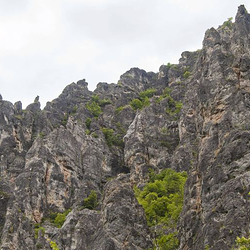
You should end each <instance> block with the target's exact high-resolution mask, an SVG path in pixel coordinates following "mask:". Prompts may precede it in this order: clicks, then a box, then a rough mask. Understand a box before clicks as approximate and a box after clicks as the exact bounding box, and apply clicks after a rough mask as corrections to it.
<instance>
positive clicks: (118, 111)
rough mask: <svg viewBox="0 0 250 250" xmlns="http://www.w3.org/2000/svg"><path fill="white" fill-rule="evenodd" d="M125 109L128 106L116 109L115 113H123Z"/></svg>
mask: <svg viewBox="0 0 250 250" xmlns="http://www.w3.org/2000/svg"><path fill="white" fill-rule="evenodd" d="M125 107H126V106H120V107H118V108H116V109H115V113H116V114H119V113H121V112H122V111H123V109H124V108H125Z"/></svg>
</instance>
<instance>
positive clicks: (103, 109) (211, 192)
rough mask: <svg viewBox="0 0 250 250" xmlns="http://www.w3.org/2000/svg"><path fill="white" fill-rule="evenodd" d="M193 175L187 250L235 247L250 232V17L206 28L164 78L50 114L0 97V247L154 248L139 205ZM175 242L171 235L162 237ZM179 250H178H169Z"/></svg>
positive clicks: (134, 78)
mask: <svg viewBox="0 0 250 250" xmlns="http://www.w3.org/2000/svg"><path fill="white" fill-rule="evenodd" d="M166 168H171V169H173V170H175V171H177V172H181V171H186V172H187V176H188V178H187V181H186V184H185V189H184V204H183V209H182V212H181V215H180V218H179V219H178V223H177V226H176V225H175V227H176V228H175V230H176V231H177V232H178V235H177V238H178V240H179V249H180V250H182V249H183V250H189V249H191V250H200V249H206V250H208V249H210V250H229V249H231V248H232V247H233V246H235V239H236V237H237V236H239V237H241V236H245V237H248V236H249V232H250V221H249V220H250V211H249V210H250V206H249V198H250V197H249V192H250V172H249V170H250V15H249V14H248V13H247V11H246V9H245V7H244V6H240V7H239V9H238V12H237V15H236V18H235V23H233V22H232V21H231V20H228V21H226V22H224V23H223V24H222V25H221V26H220V27H218V28H217V29H214V28H211V29H209V30H207V31H206V34H205V38H204V41H203V48H202V49H201V50H198V51H196V52H183V53H182V55H181V59H180V61H179V64H174V65H171V64H168V65H162V66H161V67H160V69H159V72H158V73H153V72H145V71H144V70H141V69H138V68H132V69H130V70H129V71H127V72H126V73H124V74H123V75H122V76H121V77H120V80H119V81H118V83H117V84H107V83H99V84H98V85H97V88H96V90H95V91H94V92H92V91H89V90H88V83H87V82H86V81H85V80H81V81H78V82H77V83H72V84H70V85H68V86H67V87H66V88H65V89H64V90H63V92H62V94H61V95H60V96H59V97H58V98H56V99H55V100H53V101H52V102H49V103H47V105H46V107H45V108H44V109H43V110H41V108H40V103H39V98H38V97H37V98H36V99H35V101H34V103H32V104H30V105H29V106H28V107H27V108H26V109H22V104H21V102H17V103H15V104H14V105H13V104H12V103H10V102H8V101H5V100H3V99H2V97H1V95H0V175H1V178H0V237H1V241H0V249H2V250H9V249H13V250H14V249H18V250H27V249H32V250H33V249H54V250H56V249H60V250H61V249H65V250H74V249H76V250H87V249H97V250H99V249H100V250H120V249H127V250H133V249H141V250H142V249H154V244H155V232H156V231H157V230H158V229H157V228H153V227H152V226H151V227H150V225H149V224H148V223H147V220H146V215H145V211H144V210H143V207H142V206H141V205H139V203H138V201H137V199H136V197H135V192H134V190H135V187H137V188H138V189H139V190H142V188H143V187H144V186H145V185H146V183H147V182H148V181H149V180H150V173H152V172H154V173H160V172H161V171H162V170H164V169H166ZM165 233H166V234H167V233H168V232H165ZM161 249H174V248H167V247H166V248H161Z"/></svg>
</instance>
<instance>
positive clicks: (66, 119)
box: [61, 113, 68, 127]
mask: <svg viewBox="0 0 250 250" xmlns="http://www.w3.org/2000/svg"><path fill="white" fill-rule="evenodd" d="M67 122H68V114H67V113H65V114H64V116H63V119H62V122H61V124H62V125H63V126H64V127H65V126H66V125H67Z"/></svg>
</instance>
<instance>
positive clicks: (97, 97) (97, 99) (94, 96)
mask: <svg viewBox="0 0 250 250" xmlns="http://www.w3.org/2000/svg"><path fill="white" fill-rule="evenodd" d="M91 99H92V101H93V102H96V103H99V101H100V97H99V96H98V95H93V96H92V97H91Z"/></svg>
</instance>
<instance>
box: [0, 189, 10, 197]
mask: <svg viewBox="0 0 250 250" xmlns="http://www.w3.org/2000/svg"><path fill="white" fill-rule="evenodd" d="M0 197H1V199H8V198H9V197H10V195H9V194H8V193H6V192H4V191H2V190H0Z"/></svg>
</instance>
